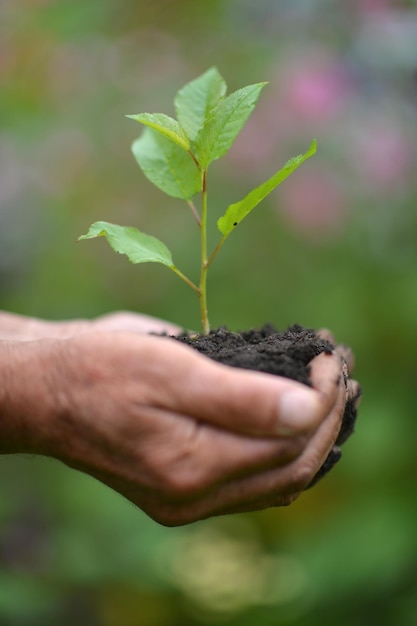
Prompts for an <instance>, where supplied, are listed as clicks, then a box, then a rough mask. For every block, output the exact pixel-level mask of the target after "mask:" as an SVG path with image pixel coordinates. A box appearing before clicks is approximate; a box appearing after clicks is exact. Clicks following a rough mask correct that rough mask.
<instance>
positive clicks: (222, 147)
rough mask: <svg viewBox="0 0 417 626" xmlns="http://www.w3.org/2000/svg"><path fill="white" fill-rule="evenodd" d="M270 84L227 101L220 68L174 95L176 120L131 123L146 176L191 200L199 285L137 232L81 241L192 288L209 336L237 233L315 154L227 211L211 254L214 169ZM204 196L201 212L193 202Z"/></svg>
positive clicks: (96, 230)
mask: <svg viewBox="0 0 417 626" xmlns="http://www.w3.org/2000/svg"><path fill="white" fill-rule="evenodd" d="M266 84H267V83H265V82H261V83H256V84H253V85H248V86H246V87H243V88H242V89H238V90H237V91H234V92H233V93H231V94H230V95H226V91H227V86H226V83H225V81H224V79H223V78H222V76H221V75H220V73H219V72H218V70H217V69H216V68H215V67H212V68H210V69H209V70H207V71H206V72H205V73H204V74H202V75H201V76H199V77H198V78H196V79H195V80H192V81H191V82H189V83H187V84H186V85H185V86H184V87H183V88H182V89H180V91H179V92H178V93H177V95H176V96H175V100H174V106H175V112H176V116H177V119H174V118H173V117H170V116H168V115H165V114H164V113H139V114H137V115H128V116H127V117H129V118H131V119H133V120H135V121H137V122H139V123H140V124H143V125H144V126H145V127H146V128H145V129H144V131H143V133H142V134H141V136H140V137H139V138H138V139H136V141H134V142H133V144H132V152H133V155H134V156H135V158H136V161H137V162H138V164H139V167H140V168H141V170H142V172H143V173H144V174H145V176H146V177H147V178H148V179H149V180H150V181H151V182H152V183H153V184H154V185H156V186H157V187H158V188H159V189H161V190H162V191H164V192H165V193H166V194H168V195H169V196H172V197H174V198H180V199H182V200H185V201H186V202H187V204H188V206H189V208H190V210H191V213H192V215H193V216H194V218H195V220H196V222H197V224H198V227H199V230H200V250H201V258H200V272H199V280H198V282H197V281H196V282H194V281H193V280H191V279H190V278H189V277H188V276H186V275H185V274H183V273H182V272H181V271H180V270H179V269H178V267H177V266H176V265H175V264H174V262H173V259H172V255H171V252H170V250H169V249H168V248H167V246H166V245H165V244H164V243H162V242H161V241H160V240H159V239H156V238H155V237H152V236H150V235H147V234H145V233H142V232H140V231H139V230H137V229H136V228H133V227H128V226H118V225H116V224H110V223H109V222H95V223H94V224H92V225H91V227H90V229H89V231H88V232H87V233H86V234H85V235H82V236H81V237H80V239H92V238H94V237H102V236H104V237H106V239H107V241H108V243H109V244H110V246H111V247H112V248H113V249H114V250H115V251H116V252H119V253H120V254H125V255H126V256H127V257H128V258H129V260H130V261H131V262H132V263H147V262H154V263H161V264H162V265H165V266H166V267H169V269H170V270H172V271H173V272H175V274H177V276H179V277H180V278H181V279H182V280H183V281H184V282H186V283H187V285H189V287H191V288H192V289H193V290H194V291H195V292H196V294H197V295H198V297H199V300H200V314H201V326H202V332H203V334H205V335H206V334H208V333H209V332H210V325H209V318H208V313H207V272H208V269H209V268H210V266H211V264H212V263H213V261H214V259H215V257H216V256H217V254H218V252H219V250H220V249H221V247H222V246H223V244H224V242H225V241H226V239H227V238H228V237H229V236H230V234H231V233H232V232H233V231H234V229H235V228H236V226H237V225H238V224H240V223H241V222H242V220H243V219H244V218H245V217H246V216H247V215H248V214H249V213H250V212H251V211H252V210H253V209H254V208H255V207H256V206H257V205H258V204H259V203H260V202H261V201H262V200H263V199H264V198H265V197H266V196H267V195H268V194H269V193H271V191H273V190H274V189H275V188H276V187H277V186H278V185H280V184H281V183H282V182H283V181H284V180H285V179H286V178H287V177H288V176H289V175H290V174H291V173H292V172H293V171H294V170H295V169H297V168H298V167H299V166H300V165H301V163H303V162H304V161H305V160H306V159H308V158H309V157H311V156H312V155H313V154H314V153H315V152H316V141H315V140H314V141H313V142H312V144H311V146H310V148H309V150H308V151H307V152H306V153H305V154H300V155H298V156H296V157H294V158H292V159H290V160H289V161H287V163H285V165H284V167H282V168H281V169H280V170H278V171H277V172H276V173H275V174H274V175H273V176H271V177H270V178H268V180H266V181H265V182H263V183H262V184H261V185H259V186H258V187H256V188H255V189H253V190H252V191H251V192H250V193H248V194H247V195H246V196H245V197H244V198H243V199H242V200H239V201H238V202H235V203H234V204H231V205H230V206H228V207H227V209H226V211H225V212H224V214H223V215H222V216H221V217H219V218H218V220H217V228H218V230H219V232H220V237H219V240H218V242H217V245H216V246H215V247H214V248H213V250H212V251H210V252H209V251H208V245H207V218H208V178H207V175H208V170H209V166H210V165H211V164H212V163H213V161H216V160H217V159H220V158H221V157H223V156H224V155H225V154H226V153H227V152H228V150H229V149H230V148H231V146H232V145H233V143H234V141H235V139H236V137H237V136H238V134H239V133H240V131H241V130H242V128H243V127H244V125H245V124H246V122H247V120H248V118H249V116H250V114H251V113H252V111H253V109H254V108H255V105H256V103H257V101H258V98H259V95H260V93H261V90H262V89H263V87H264V86H265V85H266ZM197 194H198V195H199V196H200V203H199V206H197V205H196V203H195V201H194V197H195V196H197Z"/></svg>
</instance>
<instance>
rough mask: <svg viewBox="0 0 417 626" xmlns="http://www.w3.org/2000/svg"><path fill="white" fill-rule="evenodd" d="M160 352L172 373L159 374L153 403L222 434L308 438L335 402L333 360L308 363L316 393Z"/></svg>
mask: <svg viewBox="0 0 417 626" xmlns="http://www.w3.org/2000/svg"><path fill="white" fill-rule="evenodd" d="M165 343H166V342H165ZM165 348H166V351H165V363H169V362H171V361H172V362H173V363H175V367H174V368H173V369H172V371H171V375H170V376H168V375H167V374H166V372H164V375H163V382H162V380H161V387H162V386H163V388H161V387H158V390H159V391H160V393H159V394H157V395H155V398H154V399H153V400H154V402H155V403H157V404H158V402H159V403H160V405H161V403H162V404H163V406H164V408H172V410H174V411H175V412H178V413H181V414H186V415H189V416H193V417H195V418H196V419H198V420H201V421H204V422H207V423H210V424H215V425H217V426H219V427H222V428H224V429H227V430H234V431H238V432H242V433H248V434H254V435H258V436H266V437H276V436H291V435H300V434H306V433H311V432H314V431H315V430H316V429H317V427H318V425H319V424H320V422H321V421H322V420H323V418H324V417H325V416H326V415H327V414H328V412H329V410H330V408H331V406H332V404H334V402H335V400H336V390H337V385H336V383H337V380H338V379H339V378H340V375H341V366H340V360H339V358H338V357H336V356H334V355H324V354H323V355H319V357H316V359H314V361H313V368H312V374H313V375H314V377H315V378H316V381H317V384H318V387H317V390H316V389H314V388H309V387H307V386H306V385H303V384H301V383H298V382H296V381H292V380H289V379H287V378H283V377H280V376H273V375H270V374H264V373H260V372H251V371H248V370H240V369H237V368H232V367H229V366H226V365H222V364H219V363H215V362H214V361H211V360H210V359H208V358H207V357H204V356H202V355H200V354H198V353H196V352H195V351H193V350H192V349H190V348H189V347H187V346H183V345H177V344H176V343H174V342H172V346H171V345H169V346H168V345H167V346H165ZM169 351H170V352H171V354H169ZM327 379H328V381H329V382H328V383H327V382H326V380H327ZM313 386H315V385H314V382H313ZM185 389H186V392H185V391H184V390H185Z"/></svg>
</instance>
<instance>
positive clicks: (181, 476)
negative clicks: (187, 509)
mask: <svg viewBox="0 0 417 626" xmlns="http://www.w3.org/2000/svg"><path fill="white" fill-rule="evenodd" d="M161 487H162V490H163V491H164V492H165V493H166V494H167V495H169V496H171V497H173V498H178V499H186V498H191V497H193V496H195V495H197V494H198V492H199V491H200V489H201V487H200V480H199V477H198V476H197V475H196V473H195V472H191V471H189V470H187V469H186V468H184V469H182V468H181V469H179V468H172V469H171V470H169V471H167V472H166V473H164V476H163V478H162V485H161Z"/></svg>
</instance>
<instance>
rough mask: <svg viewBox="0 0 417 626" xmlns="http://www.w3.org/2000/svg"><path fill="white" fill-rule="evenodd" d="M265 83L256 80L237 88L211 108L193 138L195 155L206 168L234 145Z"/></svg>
mask: <svg viewBox="0 0 417 626" xmlns="http://www.w3.org/2000/svg"><path fill="white" fill-rule="evenodd" d="M266 84H267V83H257V84H255V85H248V86H247V87H243V88H242V89H238V90H237V91H234V92H233V93H232V94H230V96H227V98H225V99H224V100H221V101H220V102H219V104H218V105H217V106H216V107H215V108H214V109H212V111H211V114H210V115H209V117H208V119H207V121H206V123H205V124H204V126H203V128H202V129H201V130H200V131H199V133H198V135H197V137H196V139H195V142H194V144H195V145H194V153H195V156H196V157H197V160H198V161H199V163H200V165H201V166H202V167H203V168H204V169H207V167H208V166H209V165H210V163H212V161H215V160H216V159H220V157H222V156H223V155H224V154H226V152H227V151H228V150H229V149H230V148H231V147H232V145H233V142H234V141H235V139H236V137H237V136H238V134H239V133H240V131H241V130H242V128H243V127H244V125H245V124H246V122H247V120H248V118H249V116H250V114H251V113H252V111H253V109H254V108H255V105H256V102H257V100H258V98H259V95H260V93H261V89H262V88H263V87H264V86H265V85H266Z"/></svg>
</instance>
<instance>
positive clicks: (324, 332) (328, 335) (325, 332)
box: [316, 328, 336, 346]
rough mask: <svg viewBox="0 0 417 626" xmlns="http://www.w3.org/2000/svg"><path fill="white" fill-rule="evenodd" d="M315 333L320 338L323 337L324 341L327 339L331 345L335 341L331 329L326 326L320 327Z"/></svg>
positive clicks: (334, 343)
mask: <svg viewBox="0 0 417 626" xmlns="http://www.w3.org/2000/svg"><path fill="white" fill-rule="evenodd" d="M316 335H317V337H320V339H324V340H325V341H328V342H329V343H331V344H332V345H333V346H335V345H336V341H335V338H334V335H333V333H332V332H331V330H329V329H328V328H320V329H319V330H318V331H317V332H316Z"/></svg>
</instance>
